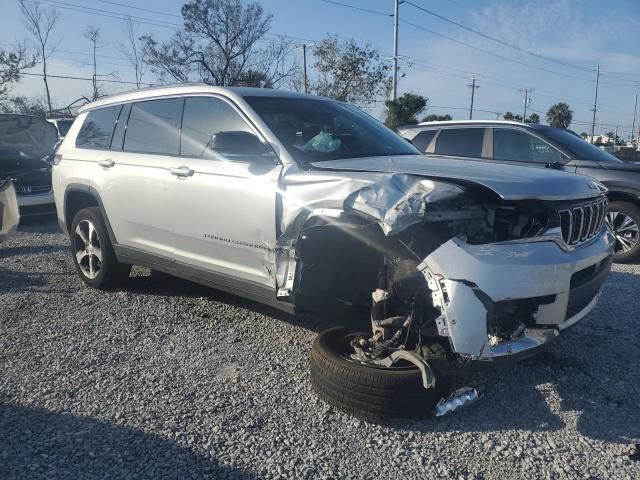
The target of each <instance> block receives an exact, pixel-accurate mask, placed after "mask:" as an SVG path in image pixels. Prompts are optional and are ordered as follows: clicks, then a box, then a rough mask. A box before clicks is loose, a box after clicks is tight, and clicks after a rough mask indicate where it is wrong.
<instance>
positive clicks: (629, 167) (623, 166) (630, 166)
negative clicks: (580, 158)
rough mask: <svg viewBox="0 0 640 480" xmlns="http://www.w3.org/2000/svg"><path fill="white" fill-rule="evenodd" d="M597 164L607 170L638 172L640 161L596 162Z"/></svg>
mask: <svg viewBox="0 0 640 480" xmlns="http://www.w3.org/2000/svg"><path fill="white" fill-rule="evenodd" d="M598 166H599V167H602V168H606V169H607V170H620V171H625V172H640V163H630V162H598Z"/></svg>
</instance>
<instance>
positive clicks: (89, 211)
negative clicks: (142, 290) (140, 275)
mask: <svg viewBox="0 0 640 480" xmlns="http://www.w3.org/2000/svg"><path fill="white" fill-rule="evenodd" d="M70 234H71V235H70V237H71V254H72V257H73V264H74V265H75V267H76V271H77V272H78V275H80V278H81V279H82V281H83V282H84V283H86V284H87V285H89V286H90V287H93V288H100V289H108V288H113V287H116V286H117V285H118V284H120V283H122V282H123V281H124V280H125V279H126V278H127V277H128V276H129V272H130V271H131V265H126V264H122V263H120V262H118V260H117V259H116V255H115V253H114V252H113V245H111V239H110V238H109V234H108V233H107V228H106V226H105V224H104V220H103V219H102V214H101V213H100V209H99V208H97V207H90V208H83V209H82V210H80V211H79V212H78V213H77V214H76V216H75V217H74V219H73V222H72V224H71V232H70Z"/></svg>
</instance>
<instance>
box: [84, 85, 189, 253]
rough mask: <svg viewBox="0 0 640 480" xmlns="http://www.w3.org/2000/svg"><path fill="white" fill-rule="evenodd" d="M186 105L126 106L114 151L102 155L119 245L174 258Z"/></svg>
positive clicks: (101, 176) (103, 186) (102, 179)
mask: <svg viewBox="0 0 640 480" xmlns="http://www.w3.org/2000/svg"><path fill="white" fill-rule="evenodd" d="M182 107H183V99H182V98H161V99H153V100H145V101H141V102H135V103H132V104H127V105H124V106H122V108H121V110H120V112H119V116H118V121H117V125H116V128H115V130H114V133H113V138H112V141H111V148H110V150H105V151H103V152H101V155H99V158H98V163H97V165H96V179H97V181H98V183H99V184H100V190H101V192H102V201H103V204H104V208H105V211H106V213H107V216H108V218H109V221H110V223H111V226H112V228H113V231H114V234H115V236H116V240H117V242H118V243H119V244H121V245H124V246H127V247H131V248H135V249H138V250H142V251H144V252H148V253H153V254H156V255H161V256H165V257H172V256H173V252H172V248H173V247H172V246H173V244H174V243H175V242H174V240H175V239H174V238H172V233H171V232H172V231H173V229H172V228H170V227H169V223H170V222H171V216H172V205H171V203H170V201H169V194H170V191H169V189H170V185H169V182H170V180H172V179H173V177H172V175H171V173H170V169H171V168H172V167H174V166H175V165H176V163H177V162H178V160H177V158H178V153H179V144H180V132H179V129H180V120H181V116H182ZM118 108H120V107H119V106H118ZM83 128H84V127H83ZM81 133H82V132H81Z"/></svg>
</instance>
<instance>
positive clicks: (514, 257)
mask: <svg viewBox="0 0 640 480" xmlns="http://www.w3.org/2000/svg"><path fill="white" fill-rule="evenodd" d="M612 249H613V238H612V236H611V235H610V234H608V233H607V234H604V235H601V236H600V237H599V238H598V240H597V241H596V242H594V243H592V244H590V245H587V246H584V247H582V248H581V249H578V250H575V251H574V252H572V254H570V255H569V254H567V253H566V252H564V251H563V250H562V249H560V248H559V247H558V246H557V244H556V243H554V242H551V241H549V242H531V243H528V244H527V243H517V244H493V245H468V244H466V243H464V242H463V241H462V240H460V239H458V238H453V239H451V240H449V241H448V242H446V243H444V244H443V245H441V246H440V247H439V248H438V249H436V250H435V251H434V252H433V253H431V254H430V255H429V256H427V258H425V259H424V261H423V262H422V263H421V264H420V265H419V266H418V269H419V270H420V271H422V272H423V274H424V275H425V278H426V279H427V281H428V284H429V288H430V289H431V291H432V298H433V301H434V305H435V306H437V307H438V308H439V309H440V310H441V312H442V314H443V315H442V317H441V318H439V323H438V330H439V332H440V334H441V335H442V332H446V333H447V334H448V336H449V339H450V342H451V346H452V350H453V351H454V352H456V353H458V354H461V355H465V356H468V357H471V358H474V359H491V358H495V357H499V356H504V355H512V354H515V353H520V352H523V351H526V350H529V349H532V348H535V347H538V346H540V345H542V344H544V343H546V342H548V341H550V340H552V339H553V338H555V337H556V336H557V333H558V330H562V329H563V328H566V326H567V325H569V324H573V323H575V322H576V321H578V320H580V319H581V318H583V317H584V316H585V315H586V314H587V313H588V312H589V311H590V310H591V308H593V306H595V299H594V300H593V301H591V302H590V303H589V304H588V305H586V306H585V307H581V308H580V310H579V311H578V312H576V313H575V314H572V315H571V316H570V317H569V313H568V312H570V310H569V309H568V304H569V301H570V296H571V293H572V291H574V290H575V288H574V289H573V290H572V285H571V278H572V276H573V274H574V273H575V272H578V271H581V270H583V269H585V268H587V267H590V266H591V265H599V264H601V263H602V264H603V268H605V269H606V270H607V271H608V268H609V267H610V263H607V261H609V262H610V255H611V253H612V251H613V250H612ZM607 271H603V274H605V275H606V273H607ZM602 281H604V280H602ZM601 286H602V283H601V282H600V280H599V279H597V278H596V283H595V284H594V285H592V286H590V287H589V288H591V289H593V294H594V297H595V298H597V294H598V292H599V290H600V288H601ZM536 297H540V298H545V299H547V300H546V301H545V302H541V303H540V305H538V306H537V310H536V311H535V312H534V314H533V319H531V321H532V322H533V324H532V325H528V326H527V328H524V327H523V328H521V329H519V330H518V331H517V335H516V334H514V338H510V339H507V340H508V341H498V340H497V339H495V338H491V335H490V332H489V331H488V320H489V319H490V316H491V315H492V314H493V312H492V309H493V306H495V304H496V302H500V301H512V300H520V299H522V300H524V299H532V298H536ZM536 325H539V326H540V327H536ZM550 326H555V327H556V328H548V327H550ZM503 340H505V339H503Z"/></svg>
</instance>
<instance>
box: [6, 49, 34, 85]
mask: <svg viewBox="0 0 640 480" xmlns="http://www.w3.org/2000/svg"><path fill="white" fill-rule="evenodd" d="M34 65H35V58H34V57H33V56H32V55H30V54H29V53H28V50H27V47H26V46H25V45H24V44H18V45H16V46H15V47H14V48H13V49H12V50H0V96H2V95H4V94H5V93H7V92H8V91H9V89H10V88H11V86H12V85H13V84H14V83H15V82H17V81H18V80H20V74H21V73H22V70H25V69H27V68H31V67H33V66H34Z"/></svg>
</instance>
